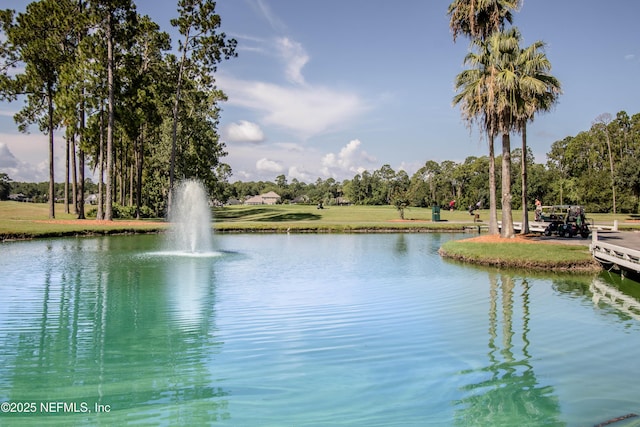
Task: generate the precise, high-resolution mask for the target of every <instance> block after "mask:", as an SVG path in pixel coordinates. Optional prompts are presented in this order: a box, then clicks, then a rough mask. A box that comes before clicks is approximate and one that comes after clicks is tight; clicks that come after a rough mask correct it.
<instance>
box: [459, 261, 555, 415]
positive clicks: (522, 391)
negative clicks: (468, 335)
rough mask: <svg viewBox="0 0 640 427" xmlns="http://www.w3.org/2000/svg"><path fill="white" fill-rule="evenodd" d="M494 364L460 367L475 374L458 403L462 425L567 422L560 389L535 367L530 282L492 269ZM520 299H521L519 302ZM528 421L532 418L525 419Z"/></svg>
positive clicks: (491, 349)
mask: <svg viewBox="0 0 640 427" xmlns="http://www.w3.org/2000/svg"><path fill="white" fill-rule="evenodd" d="M489 284H490V287H489V296H490V298H489V331H488V332H489V353H488V359H489V360H488V364H487V365H485V366H482V367H480V368H476V369H469V370H465V371H462V372H460V374H461V375H462V376H468V377H469V378H470V380H469V382H468V383H467V385H465V386H464V387H462V391H463V392H464V394H465V395H466V396H465V397H463V398H462V399H460V400H458V401H456V402H454V404H455V406H456V407H457V408H456V411H455V422H456V424H457V425H464V426H468V425H512V423H513V422H514V421H515V420H518V422H520V423H522V422H525V424H520V425H532V426H539V425H547V426H552V425H564V423H562V422H561V421H560V420H559V417H560V404H559V401H558V398H557V396H555V395H554V389H553V387H552V386H550V385H545V384H541V383H540V381H538V379H537V378H536V375H535V372H534V370H533V366H532V362H531V358H532V357H531V354H530V348H529V347H530V342H529V339H528V334H529V332H530V331H529V319H530V313H529V284H528V282H527V280H526V279H523V280H522V281H521V282H520V286H518V285H517V284H516V281H515V280H514V278H513V277H512V276H510V275H508V274H500V275H499V274H497V273H495V272H491V273H489ZM518 298H519V299H520V304H519V305H515V301H516V300H517V299H518ZM525 420H526V421H525Z"/></svg>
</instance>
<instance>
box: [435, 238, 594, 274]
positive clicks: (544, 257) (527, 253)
mask: <svg viewBox="0 0 640 427" xmlns="http://www.w3.org/2000/svg"><path fill="white" fill-rule="evenodd" d="M588 244H589V241H585V244H584V245H568V244H562V243H558V244H553V243H525V242H523V243H518V242H509V243H483V242H473V241H464V240H451V241H448V242H446V243H445V244H444V245H442V248H440V254H441V255H443V256H445V257H447V258H452V259H457V260H460V261H464V262H470V263H474V264H483V265H491V266H498V267H517V268H527V269H536V270H572V271H575V270H580V271H597V270H599V269H600V266H599V265H598V263H597V262H595V261H594V259H593V257H592V256H591V253H590V252H589V248H588Z"/></svg>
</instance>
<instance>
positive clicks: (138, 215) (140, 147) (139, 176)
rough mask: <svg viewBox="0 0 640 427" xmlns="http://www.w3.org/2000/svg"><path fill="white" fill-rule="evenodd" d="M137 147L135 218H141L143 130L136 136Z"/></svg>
mask: <svg viewBox="0 0 640 427" xmlns="http://www.w3.org/2000/svg"><path fill="white" fill-rule="evenodd" d="M138 140H139V142H138V149H137V150H136V153H137V155H136V167H137V179H136V218H137V219H140V218H141V216H142V215H141V212H140V205H141V204H142V165H143V162H144V130H143V131H142V132H140V135H139V136H138Z"/></svg>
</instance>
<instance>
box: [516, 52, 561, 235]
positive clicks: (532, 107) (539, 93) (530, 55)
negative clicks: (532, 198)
mask: <svg viewBox="0 0 640 427" xmlns="http://www.w3.org/2000/svg"><path fill="white" fill-rule="evenodd" d="M544 46H545V44H544V42H542V41H536V42H535V43H533V44H532V45H531V46H529V47H527V48H525V49H522V50H521V51H520V54H519V56H518V61H517V72H518V76H519V97H520V98H521V102H520V106H521V111H520V114H519V115H518V119H517V124H516V126H517V127H518V129H519V130H520V132H521V134H522V158H521V167H522V228H521V231H520V233H521V234H526V233H528V232H529V217H528V215H527V154H526V153H527V123H528V122H530V121H533V118H534V115H535V114H536V113H538V112H541V111H549V110H550V109H551V107H552V106H553V105H554V104H555V103H556V102H557V100H558V96H559V95H560V94H561V88H560V81H559V80H558V79H556V78H555V77H554V76H552V75H551V74H550V73H549V72H550V71H551V62H550V61H549V59H548V58H547V56H546V55H545V53H544Z"/></svg>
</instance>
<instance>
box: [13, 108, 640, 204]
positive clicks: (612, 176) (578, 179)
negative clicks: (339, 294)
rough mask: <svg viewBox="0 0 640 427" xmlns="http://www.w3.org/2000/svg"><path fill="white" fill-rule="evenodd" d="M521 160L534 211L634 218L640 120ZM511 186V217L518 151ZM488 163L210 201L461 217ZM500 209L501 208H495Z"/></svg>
mask: <svg viewBox="0 0 640 427" xmlns="http://www.w3.org/2000/svg"><path fill="white" fill-rule="evenodd" d="M527 150H528V153H527V155H526V156H525V157H526V161H527V171H528V183H527V185H528V191H527V196H526V197H527V203H526V206H528V207H530V206H533V201H534V200H535V199H536V198H538V199H540V200H541V201H542V202H543V203H544V204H569V205H582V206H584V207H585V209H586V210H587V211H588V212H601V213H606V212H611V213H616V212H621V213H640V168H638V165H637V163H638V162H637V159H638V158H639V157H640V113H636V114H634V115H633V116H629V115H628V114H627V113H626V112H625V111H619V112H618V113H617V114H616V115H615V117H613V116H612V115H611V114H602V115H600V116H598V117H597V118H595V119H594V121H593V124H592V126H591V127H590V128H589V129H587V130H584V131H581V132H579V133H578V134H577V135H574V136H567V137H566V138H564V139H562V140H559V141H555V142H554V143H553V144H552V145H551V147H550V150H549V152H547V154H546V161H545V162H544V163H536V162H535V161H534V156H533V153H531V150H530V148H528V149H527ZM509 158H510V161H511V163H512V164H511V168H510V169H511V175H510V181H511V183H512V184H514V185H512V188H513V202H512V207H513V208H514V209H522V208H523V206H525V205H523V204H522V202H521V200H522V197H521V196H522V193H521V191H520V187H519V186H517V185H515V184H516V183H517V182H519V180H520V179H521V176H520V173H521V170H520V165H521V163H522V150H521V149H520V148H516V149H514V150H513V151H512V152H511V155H510V156H509ZM503 160H504V159H503V157H502V156H496V158H495V163H496V178H497V181H502V176H501V171H502V162H503ZM489 163H490V159H489V157H488V156H480V157H475V156H471V157H467V158H466V159H465V160H464V161H462V162H455V161H451V160H445V161H442V162H440V163H438V162H436V161H434V160H428V161H426V162H425V164H424V165H423V166H422V167H421V168H420V169H418V170H417V171H416V172H415V173H413V174H412V175H411V176H409V174H407V172H406V171H404V170H398V171H394V170H393V169H392V168H391V167H390V166H389V165H383V166H382V167H380V168H379V169H377V170H374V171H364V172H362V173H358V174H356V175H355V176H353V177H352V178H351V179H345V180H343V181H337V180H336V179H334V178H328V179H322V178H318V179H317V180H316V181H315V182H311V183H305V182H301V181H299V180H297V179H295V178H294V179H292V180H290V181H289V180H287V177H286V176H285V175H279V176H277V177H275V179H274V180H273V181H237V182H227V181H224V182H217V183H216V187H215V189H214V190H213V191H211V190H210V191H211V196H212V198H214V199H215V200H217V201H218V202H220V203H227V202H229V201H231V200H233V199H237V200H239V201H243V200H244V199H245V198H247V197H250V196H254V195H257V194H261V193H265V192H268V191H272V190H273V191H275V192H276V193H278V194H279V195H280V196H281V197H282V202H283V203H308V204H318V203H323V204H325V205H333V204H338V203H351V204H356V205H395V206H397V207H398V208H407V207H422V208H429V207H431V206H434V205H437V206H441V207H446V206H447V205H448V204H449V202H450V201H451V200H456V205H457V207H458V208H459V209H466V208H468V207H469V206H475V205H476V204H477V203H478V202H480V204H481V205H482V206H483V207H485V208H486V207H488V202H489V196H490V189H489ZM85 181H86V182H85V189H87V193H88V194H91V193H96V192H97V191H98V185H97V184H95V183H93V182H91V180H89V179H86V180H85ZM47 188H48V183H46V182H43V183H21V182H12V181H11V179H10V177H9V176H7V175H6V174H2V173H0V200H5V199H7V198H8V197H9V194H10V193H22V194H24V195H25V196H26V197H27V198H29V199H30V200H33V201H39V202H45V201H47ZM64 195H65V186H64V184H63V183H58V184H56V187H55V197H56V198H57V199H58V200H64ZM115 206H117V210H118V212H119V213H123V212H131V211H132V210H131V209H126V207H134V206H135V203H134V201H133V200H125V201H124V203H122V204H120V203H116V204H115ZM497 208H498V209H501V208H502V205H501V201H500V200H498V201H497ZM144 212H146V214H147V215H155V216H162V212H161V211H158V210H156V209H154V207H153V206H152V205H143V213H144ZM143 216H144V215H143Z"/></svg>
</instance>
